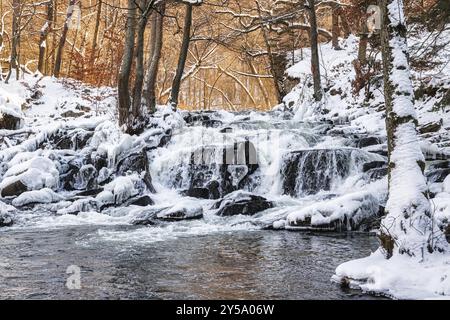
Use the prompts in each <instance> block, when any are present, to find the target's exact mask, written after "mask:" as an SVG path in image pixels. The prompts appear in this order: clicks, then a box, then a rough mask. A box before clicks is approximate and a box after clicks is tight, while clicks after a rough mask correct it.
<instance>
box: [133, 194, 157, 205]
mask: <svg viewBox="0 0 450 320" xmlns="http://www.w3.org/2000/svg"><path fill="white" fill-rule="evenodd" d="M154 204H155V202H154V201H153V200H152V198H150V197H149V196H148V195H144V196H140V197H137V198H133V199H130V200H128V201H127V205H133V206H140V207H146V206H152V205H154Z"/></svg>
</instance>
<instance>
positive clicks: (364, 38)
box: [358, 19, 369, 67]
mask: <svg viewBox="0 0 450 320" xmlns="http://www.w3.org/2000/svg"><path fill="white" fill-rule="evenodd" d="M368 42H369V30H368V29H367V23H366V20H365V19H362V20H361V33H360V35H359V47H358V60H359V63H360V65H361V66H362V67H363V66H365V65H366V64H367V44H368Z"/></svg>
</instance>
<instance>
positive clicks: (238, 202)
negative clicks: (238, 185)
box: [212, 191, 273, 216]
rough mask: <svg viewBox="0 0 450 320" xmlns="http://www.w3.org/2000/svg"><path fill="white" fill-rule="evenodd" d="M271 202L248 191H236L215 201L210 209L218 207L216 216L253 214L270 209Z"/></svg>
mask: <svg viewBox="0 0 450 320" xmlns="http://www.w3.org/2000/svg"><path fill="white" fill-rule="evenodd" d="M272 207H273V203H272V202H270V201H268V200H267V199H266V198H264V197H261V196H257V195H254V194H251V193H248V192H243V191H237V192H233V193H231V194H229V195H227V196H225V197H224V198H223V199H222V200H220V201H218V202H216V203H215V204H214V206H213V207H212V209H218V210H217V212H216V214H217V215H218V216H234V215H238V214H243V215H249V216H251V215H254V214H256V213H258V212H261V211H264V210H267V209H270V208H272Z"/></svg>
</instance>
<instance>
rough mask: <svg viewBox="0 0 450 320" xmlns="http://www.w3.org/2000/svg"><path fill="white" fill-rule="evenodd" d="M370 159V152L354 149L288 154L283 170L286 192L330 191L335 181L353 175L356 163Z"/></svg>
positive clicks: (304, 151)
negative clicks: (353, 167)
mask: <svg viewBox="0 0 450 320" xmlns="http://www.w3.org/2000/svg"><path fill="white" fill-rule="evenodd" d="M367 160H368V155H367V153H365V152H364V151H361V150H359V149H351V148H345V149H311V150H297V151H291V152H288V153H287V154H285V155H284V157H283V165H282V169H281V175H282V179H283V182H282V188H283V193H284V194H288V195H291V196H299V195H309V194H315V193H317V192H318V191H320V190H325V191H328V190H330V188H331V186H332V183H333V182H334V181H337V180H338V179H342V178H346V177H347V176H348V175H349V174H350V171H351V169H352V168H351V166H352V164H353V163H355V164H356V165H358V164H363V163H365V162H367Z"/></svg>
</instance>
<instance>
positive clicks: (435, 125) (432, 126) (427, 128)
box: [418, 119, 442, 134]
mask: <svg viewBox="0 0 450 320" xmlns="http://www.w3.org/2000/svg"><path fill="white" fill-rule="evenodd" d="M441 128H442V119H441V120H440V121H434V122H429V123H426V124H424V125H421V126H419V128H418V130H419V132H420V133H421V134H424V133H431V132H437V131H439V130H441Z"/></svg>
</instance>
